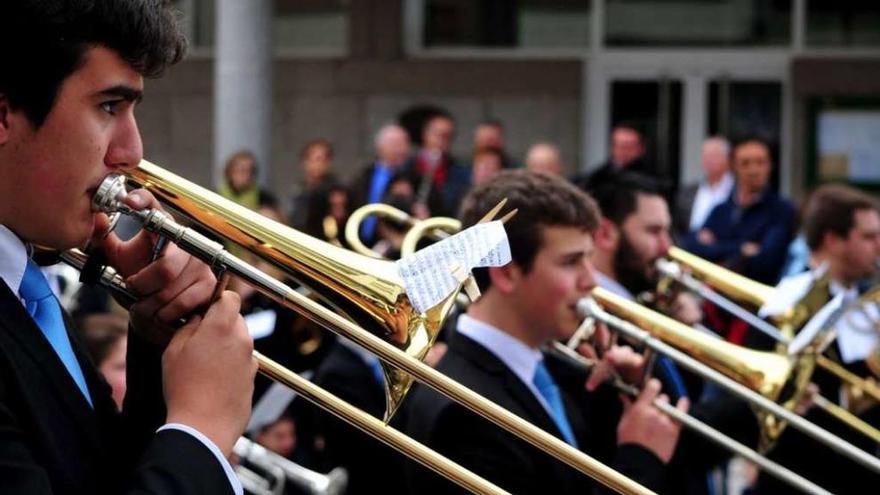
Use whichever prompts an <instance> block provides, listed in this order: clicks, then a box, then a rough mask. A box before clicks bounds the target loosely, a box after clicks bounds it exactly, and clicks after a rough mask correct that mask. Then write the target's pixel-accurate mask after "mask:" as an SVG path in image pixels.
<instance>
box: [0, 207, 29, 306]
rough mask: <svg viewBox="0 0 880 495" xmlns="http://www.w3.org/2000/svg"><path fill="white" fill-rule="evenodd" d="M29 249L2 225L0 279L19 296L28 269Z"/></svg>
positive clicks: (0, 226) (0, 230)
mask: <svg viewBox="0 0 880 495" xmlns="http://www.w3.org/2000/svg"><path fill="white" fill-rule="evenodd" d="M27 260H28V254H27V248H26V247H25V245H24V243H23V242H21V239H19V238H18V236H16V235H15V234H14V233H13V232H12V231H11V230H9V229H8V228H6V226H5V225H2V224H0V278H2V279H3V281H4V282H6V285H8V286H9V288H10V289H11V290H12V292H13V293H15V294H18V291H19V289H20V288H21V279H22V278H24V270H25V268H26V267H27Z"/></svg>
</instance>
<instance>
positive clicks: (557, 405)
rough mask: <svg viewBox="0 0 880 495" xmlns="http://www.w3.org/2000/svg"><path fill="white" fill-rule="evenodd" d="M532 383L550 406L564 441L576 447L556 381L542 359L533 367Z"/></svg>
mask: <svg viewBox="0 0 880 495" xmlns="http://www.w3.org/2000/svg"><path fill="white" fill-rule="evenodd" d="M532 383H533V384H534V385H535V388H537V389H538V392H540V394H541V396H542V397H544V400H546V401H547V405H549V406H550V410H551V411H552V413H553V414H552V416H553V421H554V422H555V423H556V426H557V427H559V431H561V432H562V436H563V438H565V441H566V442H568V443H569V444H570V445H572V446H573V447H577V441H575V439H574V433H573V432H572V431H571V425H570V424H569V423H568V418H567V417H565V408H564V407H563V405H562V396H561V395H560V394H559V387H557V386H556V382H554V381H553V377H552V376H550V372H549V371H547V367H546V366H544V362H543V361H539V362H538V367H537V368H535V376H534V377H533V378H532Z"/></svg>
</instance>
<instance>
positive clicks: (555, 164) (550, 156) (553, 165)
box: [526, 142, 565, 175]
mask: <svg viewBox="0 0 880 495" xmlns="http://www.w3.org/2000/svg"><path fill="white" fill-rule="evenodd" d="M526 168H527V169H529V170H531V171H532V172H542V173H545V174H550V175H560V174H561V173H562V171H563V170H564V168H565V167H564V166H563V165H562V154H561V153H560V152H559V148H558V147H556V145H554V144H551V143H548V142H540V143H536V144H533V145H532V146H531V147H530V148H529V151H528V152H526Z"/></svg>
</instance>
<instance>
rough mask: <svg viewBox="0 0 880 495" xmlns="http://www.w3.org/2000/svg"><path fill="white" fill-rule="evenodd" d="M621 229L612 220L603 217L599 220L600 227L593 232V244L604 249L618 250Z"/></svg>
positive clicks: (609, 250)
mask: <svg viewBox="0 0 880 495" xmlns="http://www.w3.org/2000/svg"><path fill="white" fill-rule="evenodd" d="M619 238H620V229H618V228H617V225H615V224H614V222H612V221H611V220H609V219H607V218H605V217H602V218H601V219H600V220H599V228H597V229H596V231H595V232H594V233H593V244H595V245H596V248H598V249H601V250H602V251H608V252H614V251H616V250H617V243H618V239H619Z"/></svg>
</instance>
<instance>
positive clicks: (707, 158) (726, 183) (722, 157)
mask: <svg viewBox="0 0 880 495" xmlns="http://www.w3.org/2000/svg"><path fill="white" fill-rule="evenodd" d="M700 167H701V168H702V169H703V178H702V179H701V180H700V181H699V182H694V183H691V184H688V185H687V186H685V187H683V188H682V189H681V190H680V191H679V192H678V195H677V196H676V198H675V211H674V213H673V219H672V221H673V227H674V229H675V234H676V236H677V237H678V238H679V239H684V238H685V237H686V236H687V235H688V234H689V233H691V232H696V231H697V230H699V229H700V227H702V226H703V223H705V222H706V218H708V217H709V213H710V212H711V211H712V208H715V207H716V206H717V205H719V204H721V203H723V202H724V201H726V200H727V198H728V197H729V196H730V192H731V191H732V190H733V183H734V180H733V174H732V173H731V172H730V142H729V141H728V140H727V139H725V138H723V137H721V136H713V137H710V138H708V139H706V140H705V141H703V148H702V152H701V154H700Z"/></svg>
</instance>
